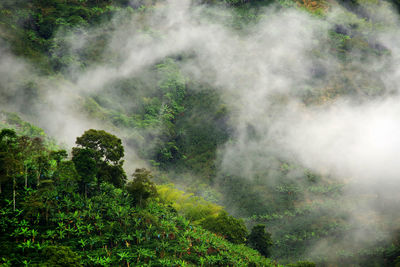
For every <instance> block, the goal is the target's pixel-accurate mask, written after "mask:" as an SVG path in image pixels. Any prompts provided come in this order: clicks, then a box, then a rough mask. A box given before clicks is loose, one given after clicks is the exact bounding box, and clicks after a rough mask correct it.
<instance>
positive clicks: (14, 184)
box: [13, 176, 16, 211]
mask: <svg viewBox="0 0 400 267" xmlns="http://www.w3.org/2000/svg"><path fill="white" fill-rule="evenodd" d="M15 187H16V181H15V176H14V177H13V211H15Z"/></svg>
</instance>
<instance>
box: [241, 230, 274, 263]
mask: <svg viewBox="0 0 400 267" xmlns="http://www.w3.org/2000/svg"><path fill="white" fill-rule="evenodd" d="M247 240H248V241H247V242H248V244H249V245H250V247H252V248H254V249H255V250H257V251H258V252H260V253H261V255H264V256H265V257H269V256H270V254H271V252H270V247H271V246H272V244H273V242H272V239H271V234H270V233H267V232H265V225H262V224H258V225H255V226H254V227H253V228H252V229H251V232H250V235H249V236H248V237H247Z"/></svg>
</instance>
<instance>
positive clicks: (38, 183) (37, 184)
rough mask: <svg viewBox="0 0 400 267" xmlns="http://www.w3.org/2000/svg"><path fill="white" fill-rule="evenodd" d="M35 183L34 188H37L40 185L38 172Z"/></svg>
mask: <svg viewBox="0 0 400 267" xmlns="http://www.w3.org/2000/svg"><path fill="white" fill-rule="evenodd" d="M36 178H37V183H36V188H39V185H40V171H38V174H37V177H36Z"/></svg>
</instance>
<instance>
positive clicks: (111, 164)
mask: <svg viewBox="0 0 400 267" xmlns="http://www.w3.org/2000/svg"><path fill="white" fill-rule="evenodd" d="M76 144H77V145H78V146H77V147H74V148H73V149H72V160H73V161H74V163H75V166H76V170H77V171H78V173H79V175H80V176H81V179H82V181H83V183H84V184H85V185H87V184H88V183H90V182H91V181H93V179H94V177H96V178H97V184H98V185H100V183H102V182H103V181H107V182H110V183H113V184H114V185H115V186H117V187H122V186H123V185H124V184H125V181H126V174H125V171H124V169H123V168H122V165H123V163H124V161H123V160H122V158H123V156H124V147H123V146H122V141H121V139H119V138H117V137H116V136H115V135H112V134H110V133H107V132H105V131H103V130H94V129H90V130H88V131H86V132H85V133H84V134H83V135H82V136H81V137H78V138H77V139H76Z"/></svg>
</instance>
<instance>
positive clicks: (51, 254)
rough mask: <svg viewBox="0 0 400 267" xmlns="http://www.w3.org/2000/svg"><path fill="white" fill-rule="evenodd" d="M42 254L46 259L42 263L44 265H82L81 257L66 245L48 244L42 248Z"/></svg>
mask: <svg viewBox="0 0 400 267" xmlns="http://www.w3.org/2000/svg"><path fill="white" fill-rule="evenodd" d="M43 254H44V257H45V258H46V259H47V261H45V262H44V263H43V265H44V266H49V267H50V266H55V267H61V266H62V267H74V266H82V264H81V257H80V256H79V255H78V254H77V253H75V252H74V251H72V250H71V248H70V247H67V246H48V247H46V249H44V252H43Z"/></svg>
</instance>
